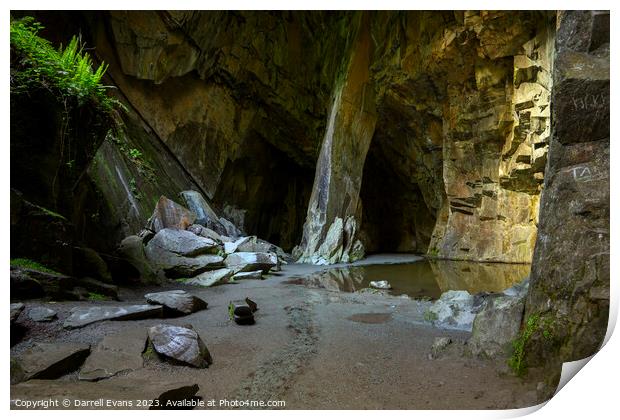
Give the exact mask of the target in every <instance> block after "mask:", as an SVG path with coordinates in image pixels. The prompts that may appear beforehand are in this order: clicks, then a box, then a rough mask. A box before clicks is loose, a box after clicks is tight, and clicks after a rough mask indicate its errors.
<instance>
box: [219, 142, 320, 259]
mask: <svg viewBox="0 0 620 420" xmlns="http://www.w3.org/2000/svg"><path fill="white" fill-rule="evenodd" d="M240 150H241V151H242V152H241V154H240V155H239V156H237V157H236V158H235V159H232V160H228V161H227V163H226V166H225V168H224V171H223V173H222V176H221V179H220V182H219V185H218V188H217V190H216V193H215V195H214V197H213V203H214V205H215V206H216V207H217V208H218V209H219V210H220V212H221V214H222V215H223V216H224V217H225V218H227V219H229V220H230V221H232V222H233V223H234V224H235V225H237V226H238V227H239V228H240V229H241V230H242V231H243V232H244V233H246V234H248V235H256V236H258V237H259V238H261V239H264V240H267V241H269V242H271V243H273V244H275V245H278V246H280V247H281V248H282V249H284V250H285V251H287V252H290V251H291V249H292V248H293V247H294V246H295V245H297V244H298V243H299V241H300V240H301V235H302V229H303V224H304V222H305V219H306V209H307V208H308V202H309V200H310V194H311V191H312V182H313V179H314V169H313V168H306V167H302V166H300V165H299V164H297V163H296V162H295V161H294V160H293V159H291V158H290V157H289V156H288V155H287V154H285V153H284V152H282V151H281V150H279V149H278V148H276V147H275V146H273V145H272V144H270V143H269V142H267V141H266V140H265V139H264V138H262V136H260V135H258V134H256V133H255V134H254V135H252V136H250V138H248V140H247V142H246V145H244V147H242V148H240Z"/></svg>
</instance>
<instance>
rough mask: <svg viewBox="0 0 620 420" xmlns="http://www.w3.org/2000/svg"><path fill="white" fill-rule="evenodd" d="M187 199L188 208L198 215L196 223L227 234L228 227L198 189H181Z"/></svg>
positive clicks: (181, 194)
mask: <svg viewBox="0 0 620 420" xmlns="http://www.w3.org/2000/svg"><path fill="white" fill-rule="evenodd" d="M179 195H180V196H181V197H182V198H183V200H184V201H185V205H186V206H187V208H188V209H189V210H190V211H191V212H193V213H194V214H195V215H196V221H195V222H196V223H197V224H198V225H203V226H205V227H207V228H209V229H212V230H214V231H215V232H218V233H222V234H226V228H225V227H224V226H223V225H222V223H221V222H220V220H219V219H220V218H219V216H218V215H217V214H216V213H215V212H214V211H213V209H212V208H211V206H210V205H209V203H207V200H205V199H204V197H203V195H202V194H201V193H199V192H198V191H192V190H188V191H181V193H180V194H179Z"/></svg>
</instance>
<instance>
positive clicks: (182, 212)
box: [118, 191, 288, 287]
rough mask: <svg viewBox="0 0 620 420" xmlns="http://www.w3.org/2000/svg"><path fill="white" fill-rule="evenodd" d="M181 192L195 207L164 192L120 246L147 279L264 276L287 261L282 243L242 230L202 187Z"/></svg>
mask: <svg viewBox="0 0 620 420" xmlns="http://www.w3.org/2000/svg"><path fill="white" fill-rule="evenodd" d="M181 196H182V197H183V198H184V199H185V202H186V204H187V206H188V207H189V208H190V209H191V211H190V210H189V209H187V208H185V207H183V206H181V205H180V204H178V203H175V202H174V201H172V200H170V199H168V198H166V197H164V196H162V197H161V198H160V200H159V201H158V202H157V205H156V207H155V210H154V212H153V215H152V216H151V218H150V219H149V221H148V224H147V227H146V229H145V230H143V231H142V232H140V233H139V234H138V235H133V236H129V237H127V238H125V239H124V240H123V241H122V243H121V245H120V247H119V249H118V253H119V254H120V255H121V256H122V258H123V259H125V260H126V261H127V262H128V263H129V264H131V265H132V266H133V267H134V268H135V269H136V270H137V271H138V272H139V273H140V277H141V279H142V281H144V282H147V283H148V282H162V281H165V280H167V279H183V280H184V281H185V282H186V283H188V284H193V285H199V286H206V287H208V286H214V285H217V284H221V283H226V282H229V281H230V280H231V279H233V277H234V280H244V279H260V278H262V274H267V273H269V272H272V271H278V270H279V269H280V265H281V264H286V262H287V259H288V255H287V254H286V253H285V252H284V251H283V250H282V249H281V248H279V247H277V246H275V245H273V244H271V243H269V242H267V241H264V240H262V239H259V238H257V237H255V236H241V232H240V231H239V229H237V228H236V227H235V226H234V225H233V224H232V223H231V222H229V221H227V220H226V219H223V218H218V217H217V215H216V214H215V212H214V211H213V210H212V209H211V207H210V206H209V205H208V203H207V202H206V200H205V199H204V198H203V197H202V195H201V194H200V193H199V192H197V191H183V192H182V193H181ZM258 271H260V273H258ZM245 273H248V274H245Z"/></svg>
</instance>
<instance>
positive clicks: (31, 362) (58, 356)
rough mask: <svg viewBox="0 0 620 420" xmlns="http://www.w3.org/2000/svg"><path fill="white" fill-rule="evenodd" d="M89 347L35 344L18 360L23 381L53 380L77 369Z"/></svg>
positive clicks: (76, 344) (69, 344) (70, 344)
mask: <svg viewBox="0 0 620 420" xmlns="http://www.w3.org/2000/svg"><path fill="white" fill-rule="evenodd" d="M89 353H90V346H89V345H87V344H80V343H58V342H57V343H35V344H34V345H33V346H32V347H31V348H30V349H28V350H26V351H25V352H24V353H22V354H21V356H20V357H19V358H18V362H19V364H20V366H21V369H22V371H23V373H24V376H23V379H24V380H26V381H27V380H29V379H55V378H59V377H61V376H63V375H66V374H67V373H70V372H73V371H74V370H76V369H77V368H79V367H80V366H81V365H82V363H83V362H84V360H85V359H86V357H87V356H88V354H89Z"/></svg>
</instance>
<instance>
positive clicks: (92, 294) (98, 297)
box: [88, 292, 108, 301]
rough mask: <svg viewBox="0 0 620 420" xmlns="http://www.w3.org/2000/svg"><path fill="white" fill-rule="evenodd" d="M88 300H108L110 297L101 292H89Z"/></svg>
mask: <svg viewBox="0 0 620 420" xmlns="http://www.w3.org/2000/svg"><path fill="white" fill-rule="evenodd" d="M88 300H95V301H101V300H108V297H107V296H104V295H102V294H100V293H95V292H89V293H88Z"/></svg>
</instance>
